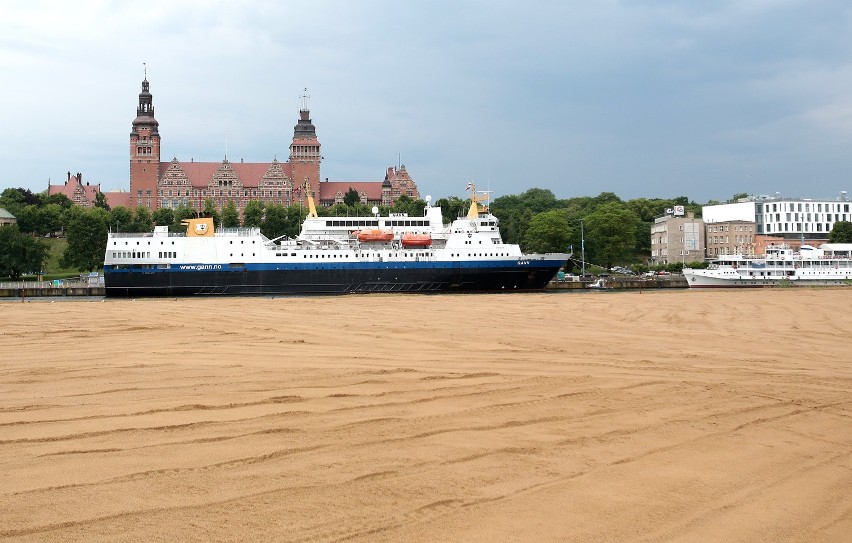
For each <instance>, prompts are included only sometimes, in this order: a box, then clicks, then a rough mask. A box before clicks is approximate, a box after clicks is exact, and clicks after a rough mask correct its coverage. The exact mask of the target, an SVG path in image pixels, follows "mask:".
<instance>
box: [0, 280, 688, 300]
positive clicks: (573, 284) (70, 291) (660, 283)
mask: <svg viewBox="0 0 852 543" xmlns="http://www.w3.org/2000/svg"><path fill="white" fill-rule="evenodd" d="M589 284H590V281H563V282H557V281H551V282H550V284H549V285H548V286H547V288H548V289H549V290H582V289H584V288H586V286H587V285H589ZM606 285H607V287H608V288H612V289H616V290H620V289H657V288H688V286H689V285H687V283H686V279H684V278H683V277H680V276H678V277H672V278H669V279H639V278H625V279H608V280H607V282H606ZM104 295H105V290H104V287H103V286H61V287H33V286H24V284H22V285H21V286H11V285H10V284H9V283H6V284H4V285H3V286H0V298H38V297H64V296H104Z"/></svg>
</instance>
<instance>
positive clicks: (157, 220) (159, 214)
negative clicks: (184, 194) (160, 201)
mask: <svg viewBox="0 0 852 543" xmlns="http://www.w3.org/2000/svg"><path fill="white" fill-rule="evenodd" d="M151 218H152V219H153V220H154V224H156V225H157V226H171V225H172V224H174V222H175V212H174V211H172V208H170V207H161V208H159V209H158V210H156V211H155V212H154V214H153V215H152V217H151Z"/></svg>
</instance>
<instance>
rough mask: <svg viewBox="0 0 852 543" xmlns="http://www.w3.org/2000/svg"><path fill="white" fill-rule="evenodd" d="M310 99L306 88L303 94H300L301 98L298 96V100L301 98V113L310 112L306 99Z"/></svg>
mask: <svg viewBox="0 0 852 543" xmlns="http://www.w3.org/2000/svg"><path fill="white" fill-rule="evenodd" d="M310 97H311V96H310V95H309V94H308V87H305V92H304V94H302V95H301V96H299V98H301V99H302V109H301V111H310V110H309V109H308V98H310Z"/></svg>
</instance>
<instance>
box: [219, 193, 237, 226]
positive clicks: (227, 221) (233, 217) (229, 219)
mask: <svg viewBox="0 0 852 543" xmlns="http://www.w3.org/2000/svg"><path fill="white" fill-rule="evenodd" d="M222 225H223V226H224V227H225V228H237V227H239V226H240V212H239V211H237V206H236V204H234V201H233V200H228V203H227V204H225V207H224V208H222Z"/></svg>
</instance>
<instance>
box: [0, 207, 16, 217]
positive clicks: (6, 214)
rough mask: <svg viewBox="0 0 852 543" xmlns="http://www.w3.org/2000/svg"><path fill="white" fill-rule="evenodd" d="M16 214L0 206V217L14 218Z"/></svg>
mask: <svg viewBox="0 0 852 543" xmlns="http://www.w3.org/2000/svg"><path fill="white" fill-rule="evenodd" d="M14 218H15V216H14V215H12V214H11V213H9V212H8V211H6V210H5V209H3V208H2V207H0V219H14Z"/></svg>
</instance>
